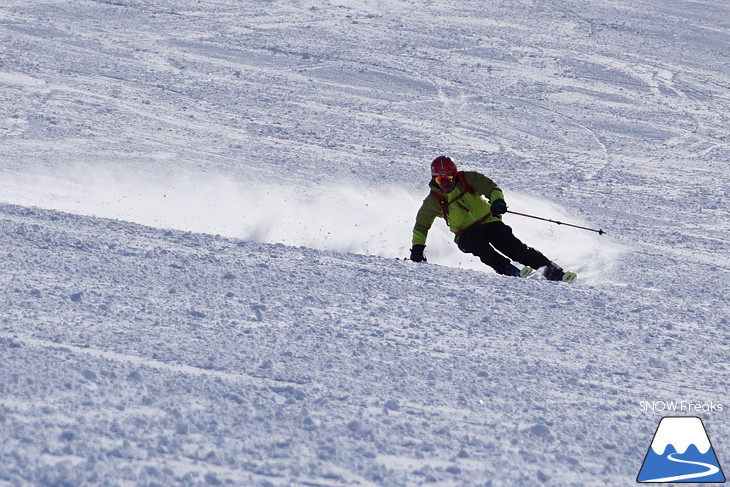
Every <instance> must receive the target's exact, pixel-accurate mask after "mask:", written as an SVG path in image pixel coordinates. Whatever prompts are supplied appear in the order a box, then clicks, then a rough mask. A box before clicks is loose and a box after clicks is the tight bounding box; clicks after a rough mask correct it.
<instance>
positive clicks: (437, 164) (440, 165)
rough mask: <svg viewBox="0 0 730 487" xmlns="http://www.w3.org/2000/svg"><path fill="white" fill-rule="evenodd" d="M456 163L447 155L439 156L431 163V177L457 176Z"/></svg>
mask: <svg viewBox="0 0 730 487" xmlns="http://www.w3.org/2000/svg"><path fill="white" fill-rule="evenodd" d="M457 171H458V170H457V169H456V164H454V161H452V160H451V158H450V157H447V156H438V157H437V158H436V159H434V160H433V162H432V163H431V177H433V178H435V177H438V176H456V173H457Z"/></svg>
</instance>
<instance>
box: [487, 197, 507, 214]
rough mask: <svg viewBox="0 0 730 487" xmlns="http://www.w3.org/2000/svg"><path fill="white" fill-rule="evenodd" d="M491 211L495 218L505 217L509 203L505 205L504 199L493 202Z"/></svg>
mask: <svg viewBox="0 0 730 487" xmlns="http://www.w3.org/2000/svg"><path fill="white" fill-rule="evenodd" d="M490 211H491V212H492V215H494V216H499V215H504V214H505V213H507V203H505V202H504V200H503V199H502V198H500V199H498V200H494V201H492V206H491V208H490Z"/></svg>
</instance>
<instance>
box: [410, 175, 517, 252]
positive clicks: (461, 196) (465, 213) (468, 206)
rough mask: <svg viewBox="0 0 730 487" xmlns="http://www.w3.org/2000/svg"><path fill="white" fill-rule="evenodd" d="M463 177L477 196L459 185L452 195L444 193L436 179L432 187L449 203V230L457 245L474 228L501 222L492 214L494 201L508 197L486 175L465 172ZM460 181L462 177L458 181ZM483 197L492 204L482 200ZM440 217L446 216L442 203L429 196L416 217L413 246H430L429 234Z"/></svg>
mask: <svg viewBox="0 0 730 487" xmlns="http://www.w3.org/2000/svg"><path fill="white" fill-rule="evenodd" d="M463 175H464V177H465V178H466V182H467V183H468V184H470V185H471V187H472V188H473V189H474V193H469V192H468V191H465V190H464V188H462V187H461V184H460V183H458V182H457V184H456V187H455V188H454V190H453V191H451V192H450V193H444V192H442V191H441V189H440V188H439V187H438V185H437V184H436V182H435V181H434V180H433V179H432V180H431V183H430V184H429V185H428V186H429V188H431V190H432V191H434V192H435V193H436V194H438V195H440V196H441V197H442V198H443V197H446V200H447V201H448V202H449V205H448V218H447V223H448V225H449V230H451V231H452V232H453V233H454V234H456V236H455V237H454V241H455V242H458V241H459V236H460V235H461V233H462V232H463V231H464V230H466V229H468V228H469V227H471V226H472V225H477V224H479V223H489V222H494V221H499V220H501V217H497V216H494V215H492V214H491V213H490V206H491V202H492V201H494V200H497V199H504V195H503V194H502V190H501V189H499V186H497V184H496V183H495V182H494V181H492V180H491V179H489V178H488V177H486V176H484V175H483V174H480V173H478V172H473V171H464V172H463ZM458 180H459V178H457V181H458ZM482 195H484V196H485V197H486V198H487V199H488V200H489V202H487V200H485V199H484V198H482ZM436 217H440V218H444V213H443V211H442V210H441V204H440V203H439V200H438V199H437V198H435V197H434V196H433V195H432V194H429V195H428V196H427V197H426V199H425V200H423V204H422V205H421V209H419V210H418V214H417V215H416V224H415V226H414V227H413V240H412V244H413V245H426V237H427V236H428V231H429V230H430V229H431V225H433V221H434V220H435V219H436Z"/></svg>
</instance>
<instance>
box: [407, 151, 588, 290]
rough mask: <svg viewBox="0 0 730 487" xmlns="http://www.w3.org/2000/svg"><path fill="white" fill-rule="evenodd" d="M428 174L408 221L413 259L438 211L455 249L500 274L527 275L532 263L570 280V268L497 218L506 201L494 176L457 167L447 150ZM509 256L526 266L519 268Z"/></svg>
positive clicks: (557, 278) (554, 278) (420, 256)
mask: <svg viewBox="0 0 730 487" xmlns="http://www.w3.org/2000/svg"><path fill="white" fill-rule="evenodd" d="M431 177H432V179H431V182H430V183H429V187H430V188H431V193H430V194H429V195H428V196H427V197H426V199H424V200H423V204H422V205H421V208H420V209H419V210H418V214H417V216H416V224H415V226H414V227H413V240H412V248H411V256H410V259H411V260H412V261H414V262H422V261H425V260H426V257H425V255H424V254H423V251H424V249H425V248H426V237H427V235H428V231H429V229H430V228H431V225H432V224H433V221H434V219H435V218H436V217H441V218H444V219H445V220H446V224H447V225H448V226H449V229H450V230H451V231H452V232H453V233H454V235H455V237H454V241H455V242H456V244H457V245H458V246H459V250H461V251H462V252H465V253H469V254H474V255H476V256H477V257H479V259H480V260H481V261H482V262H483V263H485V264H486V265H488V266H490V267H491V268H492V269H494V270H495V271H496V272H497V273H499V274H503V275H507V276H515V277H518V276H519V277H527V276H528V275H529V274H530V273H531V272H532V270H533V269H539V268H542V267H544V268H545V269H544V271H543V275H544V276H545V278H546V279H549V280H551V281H573V280H575V278H576V274H575V273H573V272H565V271H563V269H562V268H561V267H560V266H559V265H557V264H555V263H554V262H551V261H550V259H548V258H547V257H545V256H544V255H543V254H542V253H541V252H539V251H537V250H535V249H533V248H532V247H528V246H527V245H525V244H524V243H522V241H520V240H519V239H518V238H517V237H515V236H514V235H513V234H512V229H511V228H510V227H509V226H507V225H505V224H504V223H502V215H503V214H504V213H506V212H507V203H505V201H504V195H503V194H502V190H501V189H500V188H499V186H497V184H495V183H494V181H492V180H491V179H489V178H488V177H486V176H484V175H483V174H480V173H478V172H472V171H463V172H462V171H458V170H457V169H456V164H454V161H453V160H452V159H451V158H450V157H446V156H439V157H437V158H436V159H434V160H433V162H432V163H431ZM482 196H484V197H486V199H487V200H488V201H489V203H488V202H487V201H485V199H484V198H482ZM495 249H496V250H495ZM497 251H499V252H497ZM500 252H501V253H500ZM502 254H505V255H506V256H507V257H509V259H508V258H507V257H505V255H502ZM510 259H512V260H515V261H517V262H519V263H521V264H523V265H525V267H524V268H523V269H518V268H517V267H515V266H514V265H513V264H512V262H511V261H510Z"/></svg>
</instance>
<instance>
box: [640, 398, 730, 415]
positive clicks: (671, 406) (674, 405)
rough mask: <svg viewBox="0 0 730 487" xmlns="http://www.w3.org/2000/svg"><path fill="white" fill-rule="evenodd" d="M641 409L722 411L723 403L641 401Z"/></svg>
mask: <svg viewBox="0 0 730 487" xmlns="http://www.w3.org/2000/svg"><path fill="white" fill-rule="evenodd" d="M639 406H640V407H641V411H642V412H644V413H646V412H652V413H653V412H655V411H659V412H664V411H668V412H672V413H683V412H686V413H699V412H706V413H709V412H722V411H723V405H722V403H719V402H714V401H710V402H709V403H706V402H704V403H699V402H691V401H639Z"/></svg>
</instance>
